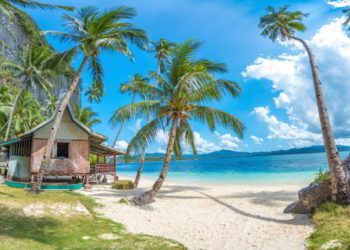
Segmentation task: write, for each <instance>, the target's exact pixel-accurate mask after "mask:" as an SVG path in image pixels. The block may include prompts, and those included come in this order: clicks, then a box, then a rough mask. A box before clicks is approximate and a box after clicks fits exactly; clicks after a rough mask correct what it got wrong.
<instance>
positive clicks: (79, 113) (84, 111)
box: [73, 105, 101, 128]
mask: <svg viewBox="0 0 350 250" xmlns="http://www.w3.org/2000/svg"><path fill="white" fill-rule="evenodd" d="M73 108H74V113H75V116H76V117H77V118H78V120H79V121H80V122H81V123H82V124H84V125H85V126H87V127H89V128H92V127H93V126H94V125H96V124H99V123H101V120H100V119H98V118H97V113H96V112H94V111H93V110H92V109H91V108H90V107H85V108H81V107H79V106H78V105H74V106H73Z"/></svg>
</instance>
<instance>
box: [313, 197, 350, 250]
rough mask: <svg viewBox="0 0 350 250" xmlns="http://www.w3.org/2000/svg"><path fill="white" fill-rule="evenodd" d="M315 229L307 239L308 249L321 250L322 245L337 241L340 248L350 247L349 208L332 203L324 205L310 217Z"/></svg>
mask: <svg viewBox="0 0 350 250" xmlns="http://www.w3.org/2000/svg"><path fill="white" fill-rule="evenodd" d="M312 220H313V222H314V223H315V224H316V228H315V230H314V232H313V233H312V234H311V236H310V237H309V238H308V248H309V249H312V250H313V249H315V250H316V249H322V247H321V246H322V245H323V244H325V243H327V242H330V241H337V242H340V243H341V247H338V248H337V249H344V250H345V249H349V247H350V234H349V232H350V206H340V205H336V204H334V203H325V204H323V205H322V206H321V207H320V208H318V209H317V210H316V212H315V214H314V215H313V216H312Z"/></svg>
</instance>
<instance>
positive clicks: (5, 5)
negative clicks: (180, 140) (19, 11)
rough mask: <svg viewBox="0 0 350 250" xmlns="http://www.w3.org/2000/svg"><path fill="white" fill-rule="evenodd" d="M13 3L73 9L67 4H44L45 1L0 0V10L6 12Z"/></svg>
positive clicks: (34, 7) (43, 7)
mask: <svg viewBox="0 0 350 250" xmlns="http://www.w3.org/2000/svg"><path fill="white" fill-rule="evenodd" d="M13 5H17V6H20V7H24V8H32V9H49V10H52V9H64V10H74V8H73V7H69V6H63V5H53V4H45V3H41V2H37V1H32V0H0V10H3V11H4V12H5V13H6V9H9V8H11V7H12V6H13Z"/></svg>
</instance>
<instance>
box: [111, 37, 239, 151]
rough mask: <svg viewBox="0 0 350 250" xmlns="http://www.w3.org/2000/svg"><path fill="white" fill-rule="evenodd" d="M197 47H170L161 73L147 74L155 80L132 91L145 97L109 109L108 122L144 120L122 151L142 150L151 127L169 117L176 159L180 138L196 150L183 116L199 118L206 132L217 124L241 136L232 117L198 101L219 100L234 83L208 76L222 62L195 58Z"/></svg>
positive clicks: (150, 138)
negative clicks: (175, 134)
mask: <svg viewBox="0 0 350 250" xmlns="http://www.w3.org/2000/svg"><path fill="white" fill-rule="evenodd" d="M199 47H200V44H199V43H197V42H195V41H192V40H188V41H186V42H184V43H181V44H178V45H177V46H176V47H175V48H174V50H173V51H172V52H171V56H170V62H169V64H167V65H166V69H165V72H164V73H162V74H157V73H155V72H152V73H151V76H152V77H153V79H155V81H156V83H155V84H151V83H145V84H144V86H143V88H141V89H139V90H138V91H137V93H138V94H140V95H141V96H144V99H145V100H142V101H139V102H136V103H132V104H129V105H126V106H123V107H121V108H119V109H118V110H116V111H115V112H114V113H113V115H112V117H111V119H110V122H111V124H112V125H114V126H115V125H116V124H118V123H122V124H123V123H125V122H127V121H129V120H130V119H134V118H136V117H137V118H144V120H147V121H148V120H149V122H148V123H147V124H146V125H145V126H144V127H143V128H142V129H140V130H139V131H138V132H137V134H136V135H135V137H134V138H133V139H132V140H131V142H130V143H129V146H128V150H127V153H128V154H130V153H131V152H134V153H136V154H137V153H142V152H143V151H144V150H145V148H146V147H147V145H148V144H149V143H151V142H153V141H154V140H155V137H156V135H157V130H158V129H159V128H160V127H162V125H164V126H166V127H169V126H170V124H171V123H172V122H176V125H177V136H176V139H175V145H174V152H175V154H176V156H177V157H178V158H181V156H182V142H183V141H184V142H185V143H186V144H188V145H189V146H190V147H191V149H192V151H193V153H194V154H196V147H195V142H194V140H195V139H194V134H193V131H192V128H191V126H190V124H189V120H192V119H195V120H199V121H200V122H203V123H205V124H206V125H207V126H208V127H209V128H210V129H211V130H212V131H214V130H215V129H216V127H217V125H222V126H224V127H225V128H228V129H231V130H233V131H235V132H236V133H237V134H238V135H239V136H242V133H243V130H244V126H243V124H242V123H241V122H240V121H239V120H238V119H237V118H236V117H235V116H233V115H231V114H229V113H226V112H224V111H221V110H217V109H214V108H210V107H207V106H203V104H206V103H208V102H211V101H218V100H220V99H221V98H222V97H223V95H225V94H226V93H227V92H228V93H229V94H231V95H232V96H237V95H238V94H239V92H240V88H239V86H238V84H237V83H235V82H232V81H229V80H225V79H217V78H216V77H215V76H214V74H215V73H224V72H226V66H225V65H224V64H222V63H217V62H213V61H209V60H206V59H195V58H194V55H195V53H196V52H197V50H198V48H199ZM148 118H149V119H148Z"/></svg>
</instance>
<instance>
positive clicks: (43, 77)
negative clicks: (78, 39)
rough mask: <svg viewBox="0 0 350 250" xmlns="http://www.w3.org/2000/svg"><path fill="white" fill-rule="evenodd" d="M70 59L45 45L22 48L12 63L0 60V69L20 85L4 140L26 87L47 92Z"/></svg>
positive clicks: (8, 133)
mask: <svg viewBox="0 0 350 250" xmlns="http://www.w3.org/2000/svg"><path fill="white" fill-rule="evenodd" d="M66 60H70V59H69V58H67V57H66V56H65V55H61V54H54V53H53V52H52V51H51V50H49V49H48V48H46V47H37V48H32V47H27V48H25V49H24V51H23V53H22V56H21V59H20V62H19V63H18V64H17V63H13V62H10V61H6V60H2V61H1V62H0V71H2V72H9V73H10V74H11V75H12V78H13V79H16V81H17V85H19V86H22V87H21V88H20V89H19V91H18V92H17V94H16V96H15V98H14V101H13V103H12V107H11V110H10V113H9V117H8V121H7V128H6V133H5V136H4V140H5V141H6V140H8V138H9V135H10V128H11V126H12V118H13V114H14V113H15V111H16V107H17V103H18V101H19V99H20V97H21V95H22V94H23V92H25V91H26V90H27V89H29V88H30V87H31V88H32V89H37V88H40V89H42V90H44V91H46V92H48V91H49V90H50V89H51V87H52V85H53V84H52V82H53V79H54V78H55V77H57V76H58V75H59V74H61V73H65V72H66V71H65V70H67V68H68V67H67V66H66V65H68V64H67V61H66Z"/></svg>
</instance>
